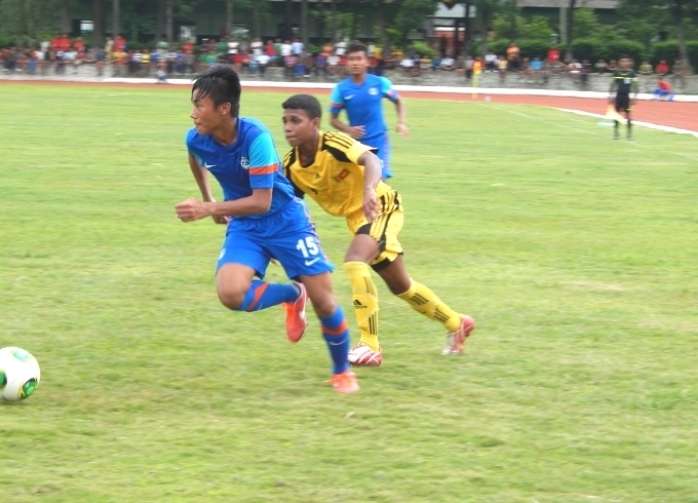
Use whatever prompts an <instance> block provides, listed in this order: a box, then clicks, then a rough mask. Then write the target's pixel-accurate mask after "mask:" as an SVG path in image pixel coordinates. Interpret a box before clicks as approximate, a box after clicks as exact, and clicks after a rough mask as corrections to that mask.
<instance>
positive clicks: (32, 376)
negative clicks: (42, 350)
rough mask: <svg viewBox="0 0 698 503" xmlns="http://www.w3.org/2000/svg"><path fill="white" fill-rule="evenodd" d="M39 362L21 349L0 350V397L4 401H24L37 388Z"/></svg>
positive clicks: (39, 376)
mask: <svg viewBox="0 0 698 503" xmlns="http://www.w3.org/2000/svg"><path fill="white" fill-rule="evenodd" d="M40 380H41V370H40V369H39V362H37V361H36V358H34V357H33V356H32V355H31V353H29V352H28V351H25V350H23V349H22V348H16V347H7V348H2V349H0V397H2V398H3V399H5V400H24V399H25V398H28V397H29V396H30V395H32V394H33V393H34V392H35V391H36V388H38V387H39V381H40Z"/></svg>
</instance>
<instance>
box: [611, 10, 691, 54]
mask: <svg viewBox="0 0 698 503" xmlns="http://www.w3.org/2000/svg"><path fill="white" fill-rule="evenodd" d="M619 13H620V15H621V18H622V19H623V21H621V26H623V27H624V28H625V30H626V32H631V28H630V26H632V24H633V23H637V22H638V20H644V23H643V24H645V25H646V24H649V25H650V26H654V27H655V29H654V35H655V37H654V38H657V36H658V35H664V36H665V37H666V36H667V35H668V36H669V37H671V38H676V40H677V42H678V49H679V57H680V58H681V59H682V60H683V61H684V62H686V63H688V62H689V61H690V58H689V53H688V41H687V38H688V37H687V34H689V33H693V34H696V31H697V28H698V27H697V26H696V19H698V0H621V3H620V7H619ZM644 38H647V34H645V35H644Z"/></svg>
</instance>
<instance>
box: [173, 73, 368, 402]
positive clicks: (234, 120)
mask: <svg viewBox="0 0 698 503" xmlns="http://www.w3.org/2000/svg"><path fill="white" fill-rule="evenodd" d="M191 100H192V103H193V105H194V107H193V110H192V113H191V118H192V120H193V121H194V125H195V127H194V128H192V129H190V130H189V131H188V133H187V137H186V143H187V149H188V151H189V166H190V168H191V171H192V174H193V175H194V179H195V180H196V183H197V185H198V186H199V189H200V191H201V195H202V198H203V201H199V200H197V199H193V198H190V199H187V200H185V201H182V202H181V203H179V204H177V206H176V208H175V210H176V213H177V216H178V217H179V218H180V220H182V221H183V222H191V221H194V220H198V219H201V218H206V217H209V216H210V217H212V218H213V219H214V220H215V221H216V222H217V223H226V222H227V225H228V227H227V233H226V238H225V242H224V245H223V249H222V250H221V253H220V255H219V257H218V263H217V272H216V286H217V290H218V297H219V299H220V301H221V303H222V304H223V305H224V306H226V307H228V308H230V309H233V310H237V311H258V310H260V309H265V308H267V307H271V306H275V305H277V304H281V303H284V304H285V307H286V332H287V336H288V338H289V340H290V341H291V342H297V341H298V340H300V338H301V337H302V336H303V332H304V331H305V327H306V325H307V321H306V317H305V304H306V299H307V298H308V297H309V298H310V300H311V302H312V304H313V307H314V308H315V311H316V313H317V315H318V317H319V318H320V321H321V324H322V334H323V336H324V338H325V341H326V342H327V347H328V350H329V352H330V356H331V358H332V363H333V373H332V377H331V379H330V382H331V383H332V386H333V387H334V389H335V390H336V391H338V392H341V393H352V392H355V391H358V389H359V385H358V382H357V380H356V377H355V376H354V374H353V373H352V372H351V370H350V369H349V364H348V352H349V345H350V341H349V330H348V325H347V322H346V319H345V317H344V313H343V312H342V309H341V308H340V307H339V306H338V305H337V303H336V300H335V298H334V294H333V292H332V282H331V277H330V274H329V273H330V272H331V271H332V265H331V264H330V263H329V262H328V260H327V258H326V257H325V254H324V253H323V252H322V249H321V247H320V242H319V240H318V237H317V234H316V232H315V229H314V227H313V225H312V223H311V222H310V217H309V216H308V214H307V212H306V209H305V206H304V204H303V203H302V202H301V201H300V199H298V198H297V197H296V196H295V195H294V192H293V188H292V186H291V184H290V183H289V181H288V180H287V179H286V177H285V176H284V175H283V171H282V169H281V163H280V161H279V157H278V155H277V153H276V149H275V148H274V144H273V141H272V138H271V135H270V134H269V132H268V130H267V129H266V128H265V127H264V126H263V125H262V124H261V123H260V122H258V121H256V120H254V119H249V118H246V117H239V108H240V80H239V78H238V75H237V73H235V71H233V70H232V69H231V68H229V67H224V66H217V67H213V68H211V69H210V70H209V71H207V72H206V73H204V74H202V75H200V76H199V77H198V78H197V79H196V80H195V81H194V85H193V86H192V96H191ZM208 172H210V173H212V174H213V176H215V177H216V179H217V180H218V182H219V183H220V185H221V187H222V189H223V194H224V201H223V202H216V201H215V200H214V198H213V195H212V192H211V187H210V185H209V183H208V177H207V173H208ZM272 258H273V259H276V260H278V261H279V263H280V264H281V266H282V267H283V268H284V270H285V272H286V275H287V276H288V277H289V278H291V279H293V280H295V282H294V283H289V284H274V283H266V282H264V281H263V278H264V274H265V272H266V269H267V266H268V265H269V261H270V260H271V259H272ZM306 289H307V293H306Z"/></svg>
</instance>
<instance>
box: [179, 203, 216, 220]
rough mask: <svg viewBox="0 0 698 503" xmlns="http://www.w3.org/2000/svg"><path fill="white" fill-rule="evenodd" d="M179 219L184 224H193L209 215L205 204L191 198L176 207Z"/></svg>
mask: <svg viewBox="0 0 698 503" xmlns="http://www.w3.org/2000/svg"><path fill="white" fill-rule="evenodd" d="M175 211H176V212H177V218H179V219H180V220H181V221H182V222H193V221H194V220H199V219H201V218H204V217H207V216H208V215H209V213H208V211H207V209H206V206H205V205H204V203H202V202H201V201H199V200H198V199H194V198H193V197H190V198H189V199H185V200H184V201H182V202H181V203H178V204H177V205H176V206H175Z"/></svg>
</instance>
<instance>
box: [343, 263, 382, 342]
mask: <svg viewBox="0 0 698 503" xmlns="http://www.w3.org/2000/svg"><path fill="white" fill-rule="evenodd" d="M344 272H346V274H347V276H348V277H349V280H350V281H351V296H352V301H353V302H352V303H353V304H354V314H355V315H356V323H357V325H358V327H359V331H360V332H361V342H363V343H364V344H366V345H367V346H369V347H370V348H371V349H372V350H373V351H379V350H380V343H379V342H378V294H377V293H376V285H375V284H374V283H373V280H372V279H371V269H370V268H369V266H368V264H366V263H364V262H357V261H353V262H345V263H344Z"/></svg>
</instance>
